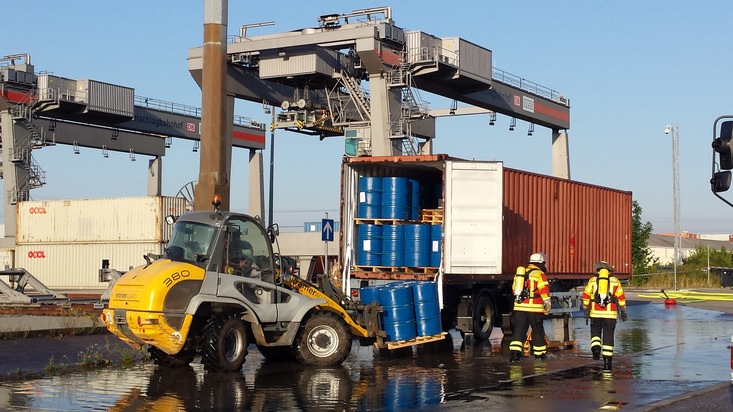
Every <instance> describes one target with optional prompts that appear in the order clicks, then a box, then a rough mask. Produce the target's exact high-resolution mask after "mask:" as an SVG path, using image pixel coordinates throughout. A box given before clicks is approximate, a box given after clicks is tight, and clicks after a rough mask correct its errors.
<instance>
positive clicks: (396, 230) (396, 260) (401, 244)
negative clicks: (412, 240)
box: [382, 225, 405, 267]
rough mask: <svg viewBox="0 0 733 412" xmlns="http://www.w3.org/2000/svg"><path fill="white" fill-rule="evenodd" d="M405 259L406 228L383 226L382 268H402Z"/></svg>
mask: <svg viewBox="0 0 733 412" xmlns="http://www.w3.org/2000/svg"><path fill="white" fill-rule="evenodd" d="M404 257H405V227H404V226H403V225H383V226H382V266H392V267H396V266H402V265H403V262H404Z"/></svg>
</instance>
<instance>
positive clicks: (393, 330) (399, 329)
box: [379, 283, 417, 341]
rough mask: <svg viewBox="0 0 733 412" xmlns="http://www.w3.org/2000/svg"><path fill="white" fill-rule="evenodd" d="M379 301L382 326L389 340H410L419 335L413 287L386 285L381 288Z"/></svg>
mask: <svg viewBox="0 0 733 412" xmlns="http://www.w3.org/2000/svg"><path fill="white" fill-rule="evenodd" d="M379 302H380V303H381V304H382V326H383V327H384V332H385V333H386V335H387V336H386V340H387V341H401V340H409V339H414V338H415V337H416V336H417V329H416V328H415V307H414V304H413V301H412V288H411V287H409V286H406V285H402V284H394V283H390V284H388V285H385V286H383V287H381V288H379Z"/></svg>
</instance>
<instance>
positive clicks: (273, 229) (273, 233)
mask: <svg viewBox="0 0 733 412" xmlns="http://www.w3.org/2000/svg"><path fill="white" fill-rule="evenodd" d="M267 234H268V235H269V236H270V243H275V238H276V237H278V236H280V226H278V224H277V223H275V224H273V225H272V226H270V227H268V228H267Z"/></svg>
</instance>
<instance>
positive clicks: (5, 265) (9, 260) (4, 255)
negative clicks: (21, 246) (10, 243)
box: [0, 247, 15, 270]
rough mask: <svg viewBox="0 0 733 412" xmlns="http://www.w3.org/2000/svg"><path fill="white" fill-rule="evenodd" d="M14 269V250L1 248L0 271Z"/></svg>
mask: <svg viewBox="0 0 733 412" xmlns="http://www.w3.org/2000/svg"><path fill="white" fill-rule="evenodd" d="M13 267H15V249H14V248H8V247H3V248H0V270H3V269H10V268H13Z"/></svg>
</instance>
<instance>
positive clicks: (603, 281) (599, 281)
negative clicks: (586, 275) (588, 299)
mask: <svg viewBox="0 0 733 412" xmlns="http://www.w3.org/2000/svg"><path fill="white" fill-rule="evenodd" d="M608 276H609V273H608V269H605V268H601V269H599V270H598V272H597V274H596V293H595V296H594V301H595V303H596V304H597V305H598V306H600V307H602V308H605V307H606V305H608V304H609V303H611V302H612V298H611V296H609V294H608V292H609V282H610V281H609V279H608Z"/></svg>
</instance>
